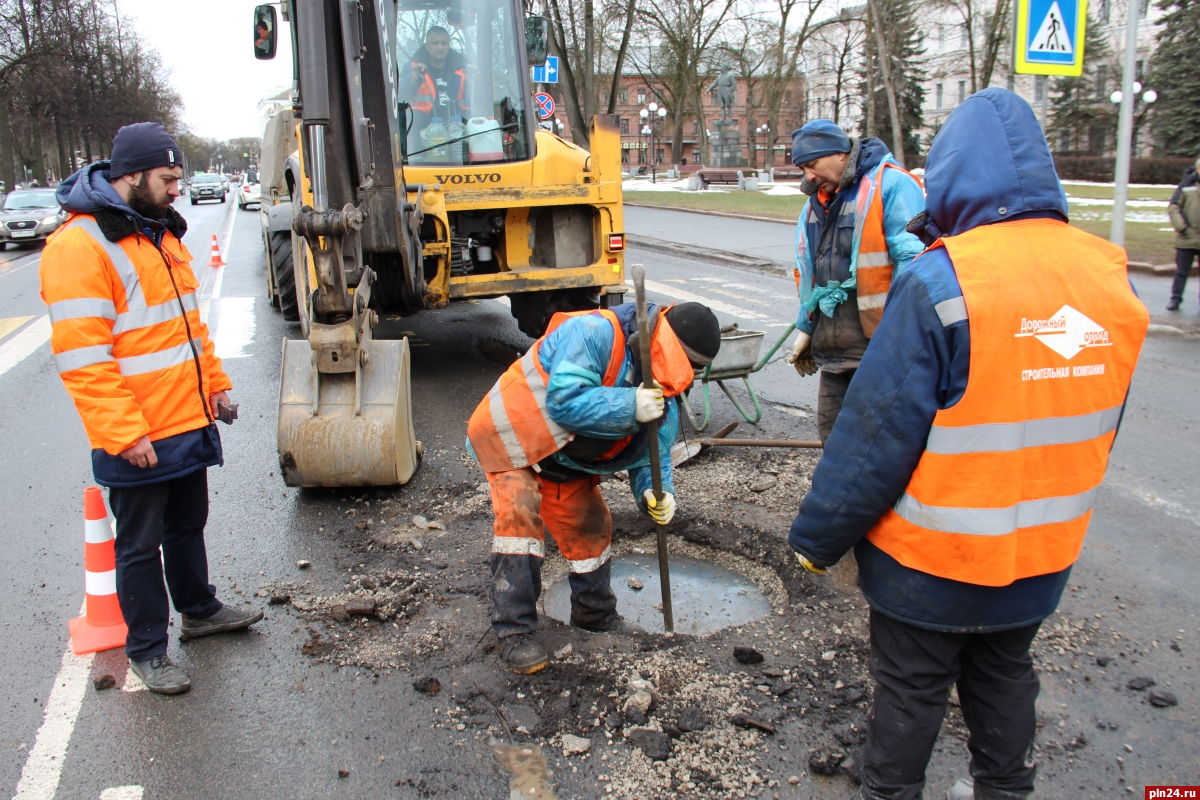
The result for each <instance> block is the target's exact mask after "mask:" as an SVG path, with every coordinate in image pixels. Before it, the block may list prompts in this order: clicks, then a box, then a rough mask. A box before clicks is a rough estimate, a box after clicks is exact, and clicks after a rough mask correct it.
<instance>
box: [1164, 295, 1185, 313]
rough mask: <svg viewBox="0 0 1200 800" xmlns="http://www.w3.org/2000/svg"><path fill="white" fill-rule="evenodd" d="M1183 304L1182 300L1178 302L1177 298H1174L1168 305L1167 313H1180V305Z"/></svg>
mask: <svg viewBox="0 0 1200 800" xmlns="http://www.w3.org/2000/svg"><path fill="white" fill-rule="evenodd" d="M1182 302H1183V301H1182V300H1176V299H1175V298H1173V297H1172V298H1171V301H1170V302H1169V303H1167V311H1178V310H1179V304H1180V303H1182Z"/></svg>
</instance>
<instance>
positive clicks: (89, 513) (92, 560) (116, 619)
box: [67, 486, 129, 656]
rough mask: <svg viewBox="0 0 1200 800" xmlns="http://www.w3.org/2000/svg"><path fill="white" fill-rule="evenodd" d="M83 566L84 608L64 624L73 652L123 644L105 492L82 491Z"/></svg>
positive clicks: (88, 489)
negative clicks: (80, 615) (78, 614)
mask: <svg viewBox="0 0 1200 800" xmlns="http://www.w3.org/2000/svg"><path fill="white" fill-rule="evenodd" d="M83 540H84V545H83V569H84V585H85V592H86V593H87V611H86V612H85V613H84V615H83V616H82V617H76V618H75V619H73V620H71V621H70V622H68V623H67V629H68V630H69V631H70V632H71V649H72V650H73V651H74V652H75V655H77V656H82V655H85V654H86V653H95V652H98V651H100V650H111V649H113V648H114V647H124V646H125V635H126V634H127V633H128V632H129V629H128V628H127V627H126V626H125V618H124V617H123V616H122V615H121V605H120V603H118V602H117V551H116V548H115V546H114V545H113V533H112V527H111V526H110V525H109V523H108V509H107V508H106V507H105V505H104V495H103V494H101V493H100V490H99V489H98V488H96V487H95V486H89V487H88V488H86V489H84V490H83Z"/></svg>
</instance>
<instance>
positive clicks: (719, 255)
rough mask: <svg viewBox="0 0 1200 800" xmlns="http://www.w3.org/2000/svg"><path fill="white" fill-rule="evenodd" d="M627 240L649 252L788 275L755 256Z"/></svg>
mask: <svg viewBox="0 0 1200 800" xmlns="http://www.w3.org/2000/svg"><path fill="white" fill-rule="evenodd" d="M625 240H626V241H627V242H628V243H629V245H630V246H632V247H642V248H645V249H647V250H658V251H660V252H664V253H670V254H671V255H679V256H690V257H692V258H700V259H705V260H708V261H720V262H723V263H726V264H732V265H734V266H738V267H749V268H750V269H757V270H762V271H764V272H770V273H773V274H778V275H786V274H787V273H786V270H784V268H783V267H781V266H780V265H779V264H777V263H775V262H774V261H771V260H769V259H765V258H755V257H753V256H745V255H741V254H739V253H730V252H728V251H725V250H712V249H709V248H707V247H697V246H696V245H690V244H680V243H678V242H667V241H663V240H662V239H654V238H651V237H649V236H637V235H634V234H631V233H627V234H625Z"/></svg>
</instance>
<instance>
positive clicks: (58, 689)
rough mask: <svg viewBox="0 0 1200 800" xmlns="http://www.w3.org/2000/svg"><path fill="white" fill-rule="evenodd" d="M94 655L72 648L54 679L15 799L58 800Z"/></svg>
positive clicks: (65, 655) (66, 654)
mask: <svg viewBox="0 0 1200 800" xmlns="http://www.w3.org/2000/svg"><path fill="white" fill-rule="evenodd" d="M92 658H93V655H92V654H91V653H89V654H88V655H86V656H77V655H75V654H74V653H72V652H71V650H70V649H69V648H68V649H67V652H65V653H63V660H62V667H61V668H60V669H59V671H58V675H57V676H55V678H54V688H53V689H52V690H51V691H50V699H49V700H47V701H46V712H45V715H44V716H43V717H42V727H40V728H38V732H37V737H36V738H35V739H34V740H33V747H32V748H31V749H30V750H29V756H28V758H26V759H25V767H24V769H22V770H21V781H20V783H18V784H17V792H16V794H14V795H13V800H54V795H55V793H56V792H57V791H58V781H59V779H60V778H61V777H62V768H63V762H64V760H65V759H66V755H67V745H69V744H70V743H71V734H72V733H73V732H74V731H75V721H76V720H78V719H79V709H80V708H82V707H83V697H84V694H85V692H86V691H87V681H88V676H89V674H90V673H91V669H92Z"/></svg>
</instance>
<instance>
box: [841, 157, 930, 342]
mask: <svg viewBox="0 0 1200 800" xmlns="http://www.w3.org/2000/svg"><path fill="white" fill-rule="evenodd" d="M889 169H894V170H896V171H897V172H903V173H904V174H905V175H907V176H908V177H910V178H912V179H913V180H914V181H916V182H917V185H918V186H924V184H922V183H921V179H920V178H918V177H917V176H916V175H913V174H912V173H911V172H909V171H908V170H906V169H904V168H903V167H901V166H900V165H899V164H893V163H892V162H890V161H885V162H883V163H882V164H880V165H879V168H878V169H875V170H873V171H872V172H870V173H868V174H867V175H864V176H863V179H862V182H861V183H860V184H859V186H858V194H857V195H856V197H855V202H856V205H857V207H856V208H855V210H854V215H855V216H854V226H855V228H854V235H855V238H854V241H855V242H857V244H858V246H857V247H856V248H855V249H854V252H853V255H852V258H853V259H854V261H853V264H852V265H851V266H852V270H851V271H852V273H853V274H854V275H855V277H856V279H857V291H858V318H859V320H860V321H861V322H862V329H863V333H864V334H865V335H866V337H867V338H868V339H870V338H871V337H872V336H874V335H875V329H876V328H878V327H879V321H880V320H881V319H883V304H884V301H885V300H887V296H888V291H889V290H890V289H891V288H892V274H893V273H894V272H895V271H896V265H895V263H893V261H892V255H891V253H890V252H888V245H887V235H886V234H885V233H884V228H883V175H884V172H885V171H886V170H889Z"/></svg>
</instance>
